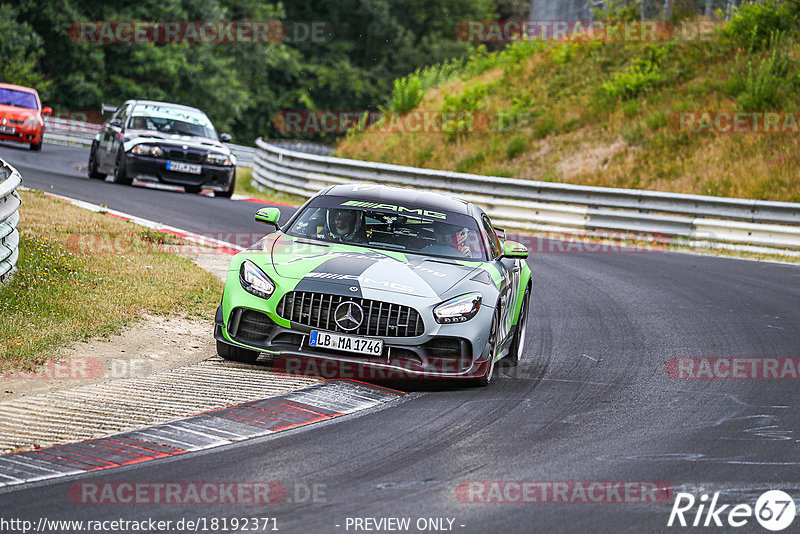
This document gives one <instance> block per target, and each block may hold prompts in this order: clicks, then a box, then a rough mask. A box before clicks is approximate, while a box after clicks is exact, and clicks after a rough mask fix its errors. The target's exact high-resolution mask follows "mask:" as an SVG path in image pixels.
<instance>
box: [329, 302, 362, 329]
mask: <svg viewBox="0 0 800 534" xmlns="http://www.w3.org/2000/svg"><path fill="white" fill-rule="evenodd" d="M333 320H334V321H335V322H336V324H337V325H339V328H341V329H342V330H344V331H345V332H352V331H353V330H355V329H357V328H358V327H359V326H361V322H362V321H363V320H364V310H362V309H361V306H359V305H358V304H356V303H355V302H353V301H352V300H348V301H345V302H342V303H341V304H339V305H338V306H337V307H336V311H334V312H333Z"/></svg>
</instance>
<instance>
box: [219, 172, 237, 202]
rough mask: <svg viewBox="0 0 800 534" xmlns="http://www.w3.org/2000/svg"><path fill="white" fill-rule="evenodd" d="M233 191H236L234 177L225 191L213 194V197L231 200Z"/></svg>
mask: <svg viewBox="0 0 800 534" xmlns="http://www.w3.org/2000/svg"><path fill="white" fill-rule="evenodd" d="M234 189H236V176H234V177H233V180H231V185H229V186H228V189H226V190H225V191H218V192H216V193H214V196H215V197H222V198H231V197H232V196H233V190H234Z"/></svg>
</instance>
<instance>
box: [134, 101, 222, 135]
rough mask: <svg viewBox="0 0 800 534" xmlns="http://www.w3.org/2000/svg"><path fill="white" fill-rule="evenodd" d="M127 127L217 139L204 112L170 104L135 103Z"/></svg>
mask: <svg viewBox="0 0 800 534" xmlns="http://www.w3.org/2000/svg"><path fill="white" fill-rule="evenodd" d="M129 127H130V129H132V130H150V131H154V132H160V133H164V134H170V135H187V136H193V137H206V138H209V139H217V132H216V130H215V129H214V126H213V125H212V124H211V121H210V120H209V118H208V117H206V115H205V114H204V113H202V112H200V111H196V110H191V109H183V108H175V107H170V106H161V105H154V104H137V105H136V107H135V108H133V113H132V114H131V122H130V126H129Z"/></svg>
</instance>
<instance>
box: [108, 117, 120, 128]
mask: <svg viewBox="0 0 800 534" xmlns="http://www.w3.org/2000/svg"><path fill="white" fill-rule="evenodd" d="M108 125H109V126H116V127H117V128H120V127H121V126H122V121H121V120H119V119H111V120H110V121H108Z"/></svg>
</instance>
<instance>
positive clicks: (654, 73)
mask: <svg viewBox="0 0 800 534" xmlns="http://www.w3.org/2000/svg"><path fill="white" fill-rule="evenodd" d="M672 50H674V46H669V45H664V46H652V47H648V48H647V49H646V55H645V56H644V57H640V58H637V59H636V60H635V61H634V62H633V63H632V64H630V65H628V67H626V68H625V69H623V70H622V71H620V72H618V73H616V74H614V75H613V76H612V78H611V81H608V82H606V83H604V84H603V91H605V92H606V94H607V95H608V96H610V97H612V98H619V99H622V100H628V99H631V98H636V97H637V96H639V95H640V94H642V93H644V92H646V91H648V90H649V89H653V88H656V87H660V86H662V85H664V84H665V83H667V82H668V81H669V80H670V78H671V76H670V75H669V74H668V73H667V72H665V71H664V70H663V69H662V64H664V63H665V62H666V59H667V57H668V55H669V54H670V52H672Z"/></svg>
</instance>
